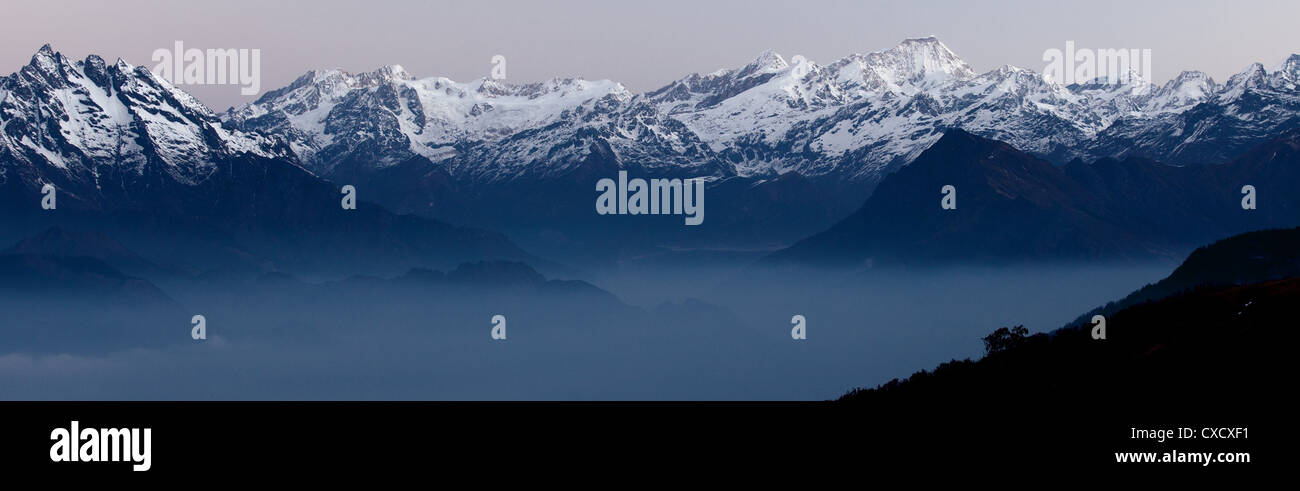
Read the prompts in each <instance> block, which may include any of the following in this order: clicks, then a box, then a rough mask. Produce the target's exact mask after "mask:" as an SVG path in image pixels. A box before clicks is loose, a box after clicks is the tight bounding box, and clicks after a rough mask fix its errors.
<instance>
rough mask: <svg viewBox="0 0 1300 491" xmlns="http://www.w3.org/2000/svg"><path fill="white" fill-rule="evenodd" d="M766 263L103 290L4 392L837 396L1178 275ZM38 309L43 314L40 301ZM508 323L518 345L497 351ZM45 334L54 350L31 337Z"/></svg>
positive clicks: (50, 329) (14, 326) (725, 260)
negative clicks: (1012, 329) (800, 322)
mask: <svg viewBox="0 0 1300 491" xmlns="http://www.w3.org/2000/svg"><path fill="white" fill-rule="evenodd" d="M758 256H760V254H759V253H755V252H745V253H729V252H721V251H712V252H708V251H705V252H699V251H696V252H689V253H683V252H677V253H666V254H663V255H658V256H653V255H652V256H646V257H638V258H632V259H629V260H627V261H624V262H622V263H620V264H619V265H618V267H616V268H607V269H603V270H601V271H602V272H601V273H599V274H595V273H590V272H587V273H583V274H582V276H583V278H584V280H585V281H580V280H557V279H548V278H543V277H542V276H541V275H540V274H538V273H536V272H534V271H532V269H531V268H528V267H527V266H523V265H522V264H518V263H500V264H486V263H480V264H478V265H476V266H475V265H463V266H462V267H461V268H458V269H457V270H455V271H448V272H439V271H432V270H413V271H411V272H409V273H407V274H404V275H400V276H395V277H386V278H381V277H350V278H337V279H331V280H327V281H317V280H313V281H305V280H302V279H298V278H296V277H294V276H292V275H287V274H261V275H248V276H238V275H231V276H221V277H215V278H214V277H204V278H192V277H172V278H160V279H157V280H156V281H155V283H156V284H157V285H158V289H159V290H160V291H161V292H165V294H166V299H161V300H156V301H155V300H150V301H141V300H139V299H138V298H135V297H124V298H122V299H121V300H120V301H117V302H116V303H114V304H111V305H105V302H103V301H99V300H97V298H96V297H97V296H98V295H97V294H92V293H81V294H76V293H73V294H69V293H68V292H65V291H60V292H55V293H49V294H42V293H40V292H31V293H29V294H27V295H26V296H25V298H22V299H19V298H18V297H16V296H13V295H5V296H4V297H3V298H4V300H3V303H6V304H8V305H3V306H0V307H3V308H4V309H5V310H6V311H9V312H17V311H25V312H28V313H27V314H24V316H19V317H11V318H10V319H9V320H7V321H5V322H4V328H3V329H2V330H0V335H3V337H4V339H5V340H6V341H5V342H3V343H0V349H3V353H0V393H2V394H3V397H4V398H6V399H148V400H152V399H183V400H190V399H200V400H202V399H236V400H242V399H418V400H426V399H430V400H536V399H541V400H731V399H744V400H751V399H759V400H823V399H831V398H835V397H838V396H839V395H841V394H843V393H844V392H845V391H847V390H849V389H851V388H854V387H858V386H874V385H876V384H880V383H883V382H886V381H888V380H890V379H892V378H895V377H905V376H907V375H910V374H911V373H913V372H914V371H917V370H920V369H923V368H929V367H933V366H934V365H935V364H936V363H939V362H943V361H947V360H949V359H952V358H958V359H961V358H966V357H973V356H978V355H979V354H980V353H981V350H982V344H981V342H980V338H981V337H982V336H984V335H986V334H988V333H989V332H991V331H993V330H994V329H996V328H998V327H1001V326H1010V325H1020V324H1023V325H1025V326H1026V327H1028V328H1029V329H1030V330H1031V331H1050V330H1053V329H1056V328H1058V327H1061V326H1062V325H1063V324H1064V323H1066V322H1069V321H1070V320H1072V319H1074V318H1075V317H1076V316H1078V315H1079V314H1080V313H1082V312H1084V311H1087V310H1088V309H1090V308H1093V307H1096V306H1098V305H1101V304H1104V303H1106V302H1107V301H1110V300H1114V299H1117V298H1120V297H1122V296H1124V295H1125V294H1127V293H1129V292H1131V291H1133V290H1135V289H1137V288H1139V287H1141V286H1143V285H1145V284H1147V283H1150V282H1153V281H1156V280H1158V279H1160V278H1162V277H1164V276H1165V275H1167V274H1168V273H1169V271H1171V270H1172V269H1173V267H1174V264H1173V263H1149V264H1132V263H1125V264H1116V265H1101V266H1098V265H1055V266H1022V267H1003V268H947V269H941V270H925V271H897V270H894V271H883V270H882V271H872V270H867V271H858V272H854V273H843V272H840V273H826V272H807V271H804V272H792V271H784V272H775V271H765V272H755V270H754V269H752V268H751V267H750V264H751V263H752V262H753V261H754V260H755V259H756V258H757V257H758ZM41 295H45V296H44V297H43V298H42V297H41ZM30 305H40V306H42V308H41V309H39V310H36V311H33V310H31V309H27V310H23V309H22V307H24V306H30ZM124 312H126V313H125V314H124ZM110 314H111V315H110ZM196 314H197V315H202V316H203V317H204V319H205V327H206V337H207V338H206V339H204V340H199V341H196V340H193V339H191V331H192V328H193V325H192V324H191V316H192V315H196ZM498 315H500V316H503V317H504V322H503V323H502V324H504V326H503V327H504V328H505V333H506V339H504V340H496V339H493V337H492V331H493V328H494V327H496V324H497V322H496V321H494V316H498ZM795 315H801V316H803V317H804V319H806V324H805V327H806V332H807V339H803V340H794V339H792V338H791V329H792V327H793V324H792V317H793V316H795ZM34 326H39V329H40V330H41V332H42V333H43V334H42V335H41V336H35V337H34V336H32V335H31V334H30V332H31V329H32V328H33V327H34ZM105 332H111V333H112V335H111V336H105V335H104V334H103V333H105ZM24 333H28V334H24ZM104 339H112V341H113V342H111V343H110V342H105V341H104Z"/></svg>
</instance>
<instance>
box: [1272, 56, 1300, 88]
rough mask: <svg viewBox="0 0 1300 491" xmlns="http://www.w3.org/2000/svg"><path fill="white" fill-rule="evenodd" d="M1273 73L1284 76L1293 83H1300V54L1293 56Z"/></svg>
mask: <svg viewBox="0 0 1300 491" xmlns="http://www.w3.org/2000/svg"><path fill="white" fill-rule="evenodd" d="M1273 73H1277V74H1280V75H1282V77H1283V78H1285V79H1286V80H1288V81H1290V82H1291V83H1300V54H1292V55H1291V56H1289V57H1287V59H1286V60H1284V61H1282V64H1281V65H1278V67H1277V69H1276V70H1273Z"/></svg>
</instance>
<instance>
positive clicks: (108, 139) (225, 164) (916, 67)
mask: <svg viewBox="0 0 1300 491" xmlns="http://www.w3.org/2000/svg"><path fill="white" fill-rule="evenodd" d="M1298 79H1300V55H1292V56H1291V57H1289V58H1288V59H1287V60H1285V61H1284V62H1283V64H1282V65H1281V66H1279V67H1277V68H1275V69H1272V70H1268V69H1265V68H1264V67H1263V66H1262V65H1258V64H1256V65H1252V66H1251V67H1249V68H1248V69H1247V70H1245V71H1243V72H1242V73H1240V74H1237V75H1235V76H1233V77H1231V78H1230V79H1229V80H1228V81H1227V82H1225V83H1222V84H1220V83H1217V82H1215V81H1214V80H1211V79H1210V77H1208V76H1206V75H1205V74H1203V73H1199V72H1184V73H1182V74H1180V75H1179V76H1178V77H1176V78H1174V79H1173V80H1171V81H1169V82H1168V83H1166V84H1164V85H1162V86H1155V85H1153V84H1151V83H1149V82H1147V81H1145V80H1142V79H1141V78H1138V77H1132V76H1130V77H1127V78H1124V79H1122V80H1123V81H1122V82H1120V83H1105V82H1104V79H1098V80H1097V81H1094V82H1092V83H1086V84H1077V85H1070V86H1064V85H1060V84H1057V83H1053V82H1051V81H1049V80H1048V79H1046V78H1045V77H1044V76H1043V74H1041V73H1039V72H1035V71H1032V70H1027V69H1023V68H1017V67H1013V66H1003V67H1000V68H997V69H995V70H992V71H989V72H986V73H976V72H975V71H974V70H973V69H971V67H970V66H969V65H968V64H967V63H965V62H964V61H962V60H961V59H960V58H959V57H958V56H957V55H956V54H954V53H953V52H952V51H951V50H950V49H948V47H947V46H945V45H944V44H943V43H941V42H940V41H939V40H938V39H935V38H933V37H929V38H920V39H909V40H906V41H904V42H902V43H901V44H899V45H898V46H896V47H894V48H891V49H888V50H885V51H880V52H875V53H869V54H865V55H856V54H855V55H850V56H847V57H845V58H843V59H840V60H837V61H834V62H832V63H829V64H825V65H821V64H817V63H814V62H812V61H809V60H806V59H803V58H802V57H795V58H794V59H793V60H789V61H787V60H786V59H785V58H783V57H781V56H780V55H778V54H776V53H774V52H771V51H768V52H764V53H762V54H761V55H759V56H758V57H757V58H756V59H755V60H754V61H753V62H751V63H749V64H747V65H745V66H743V67H740V68H735V69H728V70H719V71H717V72H713V73H709V74H692V75H689V76H687V77H685V78H682V79H680V80H677V81H675V82H673V83H671V84H668V85H667V86H665V87H662V88H660V89H657V90H654V91H651V92H646V93H640V94H636V93H632V92H630V91H628V90H627V89H626V88H625V87H623V86H622V85H620V84H618V83H615V82H610V81H587V80H582V79H553V80H549V81H546V82H541V83H532V84H522V85H521V84H511V83H506V82H503V81H498V80H489V79H480V80H474V81H470V82H455V81H452V80H448V79H446V78H436V77H435V78H426V79H415V78H413V77H412V76H411V75H410V74H409V73H407V72H406V71H405V70H404V69H402V68H401V67H400V66H389V67H384V68H381V69H379V70H377V71H374V72H370V73H361V74H352V73H347V72H344V71H341V70H319V71H312V72H309V73H307V74H305V75H303V76H302V77H299V78H298V79H297V80H296V81H294V82H293V83H292V84H290V85H288V86H286V87H283V88H280V89H276V90H272V91H270V92H267V93H265V94H264V95H263V96H262V97H260V98H259V99H258V100H257V101H256V102H253V103H250V104H246V105H244V106H241V107H237V108H231V109H229V110H227V111H226V112H224V113H220V114H217V113H214V112H213V111H211V110H209V109H208V108H206V107H204V106H203V105H202V104H201V103H199V102H198V101H197V100H196V99H194V98H193V97H191V96H190V95H188V94H186V93H185V92H184V91H182V90H180V89H178V88H176V87H173V86H172V85H171V84H169V83H168V82H167V81H166V80H164V79H162V78H160V77H158V76H156V75H155V74H153V73H150V71H149V70H148V69H147V68H146V67H137V66H132V65H130V64H128V63H126V62H125V61H122V60H118V61H117V62H116V63H113V64H107V63H105V62H104V61H103V60H102V59H101V58H99V57H97V56H93V55H92V56H89V57H87V58H86V59H85V60H82V61H73V60H69V59H67V58H66V57H64V56H63V55H61V54H59V53H56V52H54V50H52V49H51V48H50V47H49V46H45V47H42V48H41V49H40V50H39V51H38V52H37V53H36V54H35V55H34V56H33V57H32V59H31V62H30V63H28V64H27V65H25V66H23V67H22V68H20V69H19V70H18V71H17V72H16V73H13V74H11V75H9V76H7V77H4V78H0V201H3V202H16V203H22V205H21V206H24V207H27V206H31V204H32V203H36V202H37V201H35V200H33V197H34V196H38V195H39V193H40V190H41V188H42V186H43V184H46V183H51V184H54V185H55V186H56V187H57V189H58V190H59V200H60V201H59V206H60V208H61V209H62V208H63V207H65V206H72V207H84V208H88V209H99V208H107V207H109V206H108V205H112V207H115V208H122V207H126V208H132V209H140V208H148V207H155V206H157V204H158V203H159V202H160V196H165V197H166V199H165V200H162V201H165V202H167V203H168V205H167V206H170V207H172V208H174V209H176V210H179V211H180V212H184V213H191V212H194V210H201V209H205V208H204V207H208V208H210V207H211V206H213V203H216V202H218V201H220V200H227V201H228V200H229V199H230V196H229V195H231V194H232V191H231V189H230V188H229V186H232V185H236V183H239V184H238V185H240V186H244V187H245V188H250V189H252V188H254V187H255V186H256V185H257V184H256V183H255V182H254V181H257V180H259V179H260V181H268V180H269V179H268V178H267V177H266V176H268V175H270V174H274V175H276V176H278V177H277V179H283V180H284V181H285V182H292V183H293V184H287V185H289V186H291V187H293V188H295V189H308V188H310V189H312V190H313V191H312V192H311V196H313V198H312V199H318V198H319V199H322V200H324V199H325V197H326V196H327V195H328V190H327V189H326V188H328V187H329V185H328V184H326V183H323V182H319V183H318V184H320V186H317V185H316V184H312V183H309V182H307V180H304V179H311V180H315V181H321V179H325V180H329V181H332V182H333V185H334V186H335V187H337V186H339V185H342V184H353V185H356V186H357V187H358V188H359V189H362V190H364V191H363V192H364V195H363V199H365V200H373V201H374V202H376V203H378V204H380V205H382V206H383V207H385V208H387V209H390V210H392V211H394V212H397V213H401V214H416V215H421V216H424V217H429V218H435V219H439V220H446V221H451V222H453V223H460V224H471V225H474V226H482V227H488V228H491V229H497V230H503V231H506V232H508V233H510V234H511V236H516V237H528V236H529V235H530V234H531V236H532V237H536V238H538V240H539V241H541V240H551V239H554V245H555V246H556V247H557V248H558V249H566V248H568V247H569V246H568V244H570V243H573V242H574V241H581V240H583V239H582V238H581V237H582V234H584V233H585V234H586V237H587V238H589V239H593V240H594V239H600V238H604V237H608V236H609V235H610V234H611V231H610V229H609V227H611V226H612V227H624V229H620V231H619V232H618V234H621V235H622V236H625V239H626V241H630V242H636V243H646V244H650V243H653V242H654V241H662V240H666V239H663V237H666V236H668V235H671V234H673V233H676V234H681V232H680V231H679V230H676V229H671V230H672V231H670V232H664V231H651V230H650V229H649V228H647V227H645V226H643V225H642V222H610V221H605V220H599V219H598V218H597V217H595V215H593V214H592V212H591V199H592V197H591V196H589V194H590V193H591V192H592V189H593V187H592V186H593V183H594V182H595V181H596V180H597V179H599V178H603V177H609V176H611V175H616V172H617V170H619V169H626V170H628V171H630V173H632V174H634V175H638V176H641V177H656V176H658V177H670V178H673V177H676V178H690V177H706V178H710V179H709V181H710V183H711V184H710V186H711V187H710V189H711V191H710V201H709V203H710V205H709V206H710V218H709V224H710V225H709V226H708V227H706V228H707V230H705V231H703V232H697V233H695V234H693V235H690V237H687V238H683V240H690V241H695V242H696V243H693V245H701V246H706V245H707V246H714V245H719V246H721V245H735V244H737V243H740V245H745V246H749V245H752V244H766V245H772V244H788V243H789V242H791V241H794V240H798V239H799V238H802V237H806V236H807V235H808V234H811V233H815V232H817V231H819V230H822V229H824V228H825V227H826V226H829V225H830V224H832V223H834V222H835V221H836V220H838V219H840V218H842V217H843V216H844V215H845V214H848V213H850V212H852V211H853V210H854V209H856V207H858V206H859V205H860V204H861V203H862V200H863V199H864V196H866V195H867V194H869V192H870V190H871V189H872V188H873V187H874V186H875V185H876V184H877V183H878V182H879V181H880V180H881V179H882V178H883V177H884V176H885V175H887V174H889V173H891V172H892V171H893V170H895V169H897V168H899V167H902V166H903V165H905V164H907V163H908V162H911V161H912V160H913V159H914V158H915V157H916V156H917V155H919V154H920V153H921V152H922V151H924V150H925V149H926V148H928V147H930V146H931V145H932V144H933V143H935V142H936V141H937V140H938V139H939V138H940V136H941V135H943V134H944V133H945V132H946V131H947V130H948V129H950V128H962V129H964V130H965V131H968V132H970V133H971V134H974V135H977V136H980V137H985V138H990V139H994V140H999V141H1002V142H1006V143H1008V144H1010V145H1012V146H1013V147H1015V148H1017V149H1020V150H1023V151H1025V152H1028V153H1030V154H1033V155H1035V156H1039V157H1043V158H1046V159H1047V160H1050V161H1052V162H1054V163H1056V164H1058V165H1064V164H1066V163H1067V162H1070V161H1073V160H1075V159H1082V160H1083V161H1085V162H1090V161H1093V160H1096V159H1098V158H1103V157H1127V156H1143V157H1150V158H1152V159H1154V160H1159V161H1163V162H1167V163H1174V164H1200V163H1218V162H1226V161H1228V160H1230V159H1232V158H1233V157H1235V156H1237V155H1239V154H1241V153H1242V152H1244V151H1246V150H1247V149H1249V148H1251V147H1254V146H1256V145H1258V144H1260V143H1263V142H1265V141H1267V140H1268V139H1269V138H1271V137H1273V136H1275V135H1278V134H1280V133H1282V132H1284V131H1286V130H1288V129H1293V128H1296V127H1300V89H1298V88H1297V80H1298ZM298 173H301V174H303V175H304V176H305V177H300V176H297V174H298ZM312 174H314V177H313V176H312ZM258 176H261V177H258ZM196 186H197V187H200V188H202V189H203V190H204V193H207V194H204V196H205V198H203V199H198V198H194V197H193V196H189V195H190V194H193V193H188V191H187V190H188V189H192V188H194V187H196ZM322 186H323V187H322ZM318 188H319V189H318ZM259 189H260V188H259ZM15 190H16V191H15ZM246 192H251V191H247V190H246ZM223 193H224V194H223ZM262 198H263V196H261V195H249V196H248V199H252V200H257V199H262ZM205 203H206V204H205ZM182 204H183V205H184V208H183V207H182V206H181V205H182ZM241 210H242V211H245V212H248V213H251V214H255V213H259V211H258V209H256V208H255V207H248V208H247V209H244V208H241ZM300 211H304V212H305V211H306V210H300ZM291 218H292V217H288V216H287V215H286V217H285V218H284V219H285V220H290V219H291ZM292 219H293V220H297V219H298V218H292ZM286 223H288V222H286ZM678 228H679V227H678ZM638 233H639V234H642V235H640V236H636V235H635V234H638ZM672 240H676V239H672Z"/></svg>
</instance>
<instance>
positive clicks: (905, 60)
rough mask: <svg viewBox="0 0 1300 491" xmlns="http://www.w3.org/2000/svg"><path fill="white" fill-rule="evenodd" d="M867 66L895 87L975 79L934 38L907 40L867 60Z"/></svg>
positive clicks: (869, 56)
mask: <svg viewBox="0 0 1300 491" xmlns="http://www.w3.org/2000/svg"><path fill="white" fill-rule="evenodd" d="M866 63H867V65H868V67H869V68H871V69H872V70H873V71H874V72H875V73H876V74H877V75H878V76H880V78H881V79H883V80H885V81H886V82H889V83H891V84H893V85H898V86H902V85H905V84H913V85H922V86H932V85H935V84H938V83H942V82H946V81H948V80H951V79H958V80H964V79H969V78H973V77H974V76H975V71H974V70H972V69H971V67H970V65H968V64H966V62H965V61H964V60H962V59H961V58H960V57H958V56H957V54H956V53H953V52H952V50H950V49H948V46H946V45H944V44H943V43H942V42H940V41H939V39H938V38H936V37H934V36H930V37H923V38H912V39H905V40H903V42H902V43H899V44H898V46H895V47H893V48H890V49H887V50H885V51H877V52H874V53H871V54H868V55H867V56H866Z"/></svg>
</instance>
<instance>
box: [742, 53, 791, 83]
mask: <svg viewBox="0 0 1300 491" xmlns="http://www.w3.org/2000/svg"><path fill="white" fill-rule="evenodd" d="M789 66H790V64H789V63H786V61H785V58H782V57H781V55H779V54H777V52H776V51H773V50H770V49H769V50H767V51H764V52H762V53H759V55H758V56H757V57H755V58H754V61H752V62H750V63H749V64H748V65H745V67H744V68H741V69H740V71H738V72H737V73H736V78H738V79H739V78H745V77H750V76H753V75H761V74H766V73H776V72H779V71H781V70H784V69H786V68H788V67H789Z"/></svg>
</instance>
